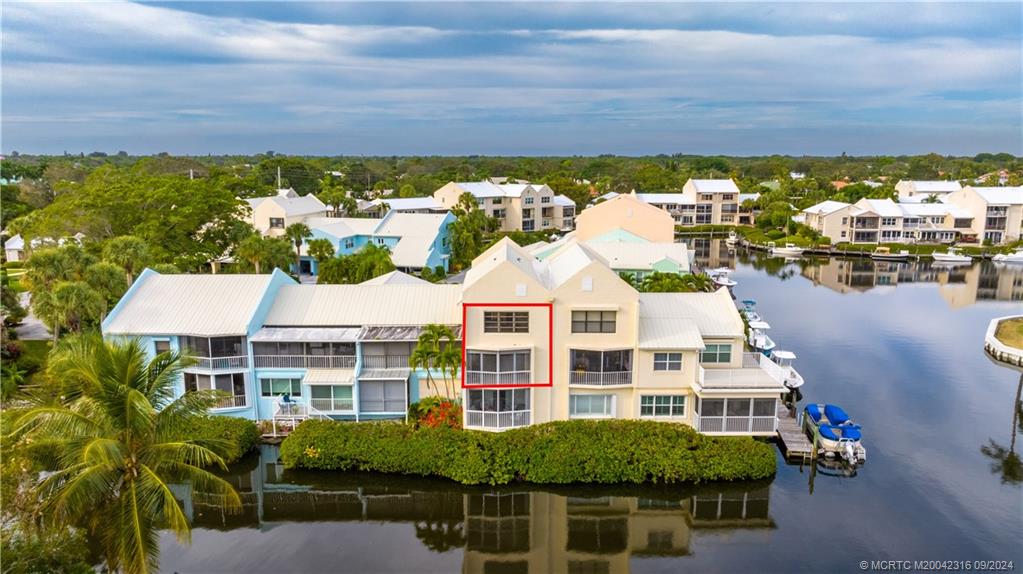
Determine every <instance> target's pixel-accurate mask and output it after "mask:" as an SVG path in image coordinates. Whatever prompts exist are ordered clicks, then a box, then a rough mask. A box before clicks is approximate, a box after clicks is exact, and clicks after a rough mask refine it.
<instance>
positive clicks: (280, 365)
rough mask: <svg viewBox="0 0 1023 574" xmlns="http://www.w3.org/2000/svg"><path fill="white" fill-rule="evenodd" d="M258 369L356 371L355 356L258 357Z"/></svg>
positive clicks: (254, 359)
mask: <svg viewBox="0 0 1023 574" xmlns="http://www.w3.org/2000/svg"><path fill="white" fill-rule="evenodd" d="M252 359H253V362H254V363H255V364H256V368H257V369H260V368H267V369H354V368H355V355H256V356H254V357H253V358H252Z"/></svg>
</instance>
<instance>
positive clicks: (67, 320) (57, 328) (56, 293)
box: [32, 281, 107, 341]
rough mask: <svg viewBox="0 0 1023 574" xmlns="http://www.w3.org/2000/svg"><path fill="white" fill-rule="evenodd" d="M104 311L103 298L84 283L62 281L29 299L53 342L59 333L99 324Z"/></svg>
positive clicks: (105, 304)
mask: <svg viewBox="0 0 1023 574" xmlns="http://www.w3.org/2000/svg"><path fill="white" fill-rule="evenodd" d="M106 309H107V303H106V300H105V299H104V297H103V295H102V294H100V292H99V291H96V290H95V289H93V288H92V287H90V286H89V284H88V283H86V282H84V281H61V282H60V283H57V284H55V285H54V286H53V289H51V290H46V291H39V292H36V293H34V294H33V296H32V310H33V311H35V314H36V316H38V317H39V319H40V320H42V322H43V323H45V324H46V326H47V327H48V328H49V329H50V332H51V333H53V340H54V341H57V339H59V338H60V333H61V330H62V329H64V330H68V331H75V332H78V331H81V330H82V328H83V327H85V326H87V325H93V324H96V323H98V322H99V321H100V320H101V319H102V317H103V314H104V313H105V312H106Z"/></svg>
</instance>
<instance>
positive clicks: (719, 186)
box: [690, 179, 739, 193]
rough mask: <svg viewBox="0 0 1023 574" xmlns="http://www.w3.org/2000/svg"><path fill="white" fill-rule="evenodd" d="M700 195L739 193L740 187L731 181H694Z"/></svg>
mask: <svg viewBox="0 0 1023 574" xmlns="http://www.w3.org/2000/svg"><path fill="white" fill-rule="evenodd" d="M690 181H692V182H693V186H694V187H695V188H696V191H697V192H699V193H739V187H738V186H736V185H735V182H734V181H732V180H731V179H692V180H690Z"/></svg>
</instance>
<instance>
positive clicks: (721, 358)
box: [700, 344, 732, 363]
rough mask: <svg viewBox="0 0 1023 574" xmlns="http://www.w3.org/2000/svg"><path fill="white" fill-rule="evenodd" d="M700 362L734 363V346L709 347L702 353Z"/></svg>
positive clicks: (719, 345)
mask: <svg viewBox="0 0 1023 574" xmlns="http://www.w3.org/2000/svg"><path fill="white" fill-rule="evenodd" d="M700 362H701V363H731V362H732V346H731V345H723V344H718V345H707V346H706V348H705V349H704V350H702V351H700Z"/></svg>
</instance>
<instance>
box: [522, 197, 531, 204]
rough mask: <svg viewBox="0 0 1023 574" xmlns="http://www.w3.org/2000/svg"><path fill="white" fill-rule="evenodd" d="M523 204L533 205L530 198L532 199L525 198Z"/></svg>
mask: <svg viewBox="0 0 1023 574" xmlns="http://www.w3.org/2000/svg"><path fill="white" fill-rule="evenodd" d="M524 203H525V204H526V205H533V198H532V197H530V196H526V198H525V200H524Z"/></svg>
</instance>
